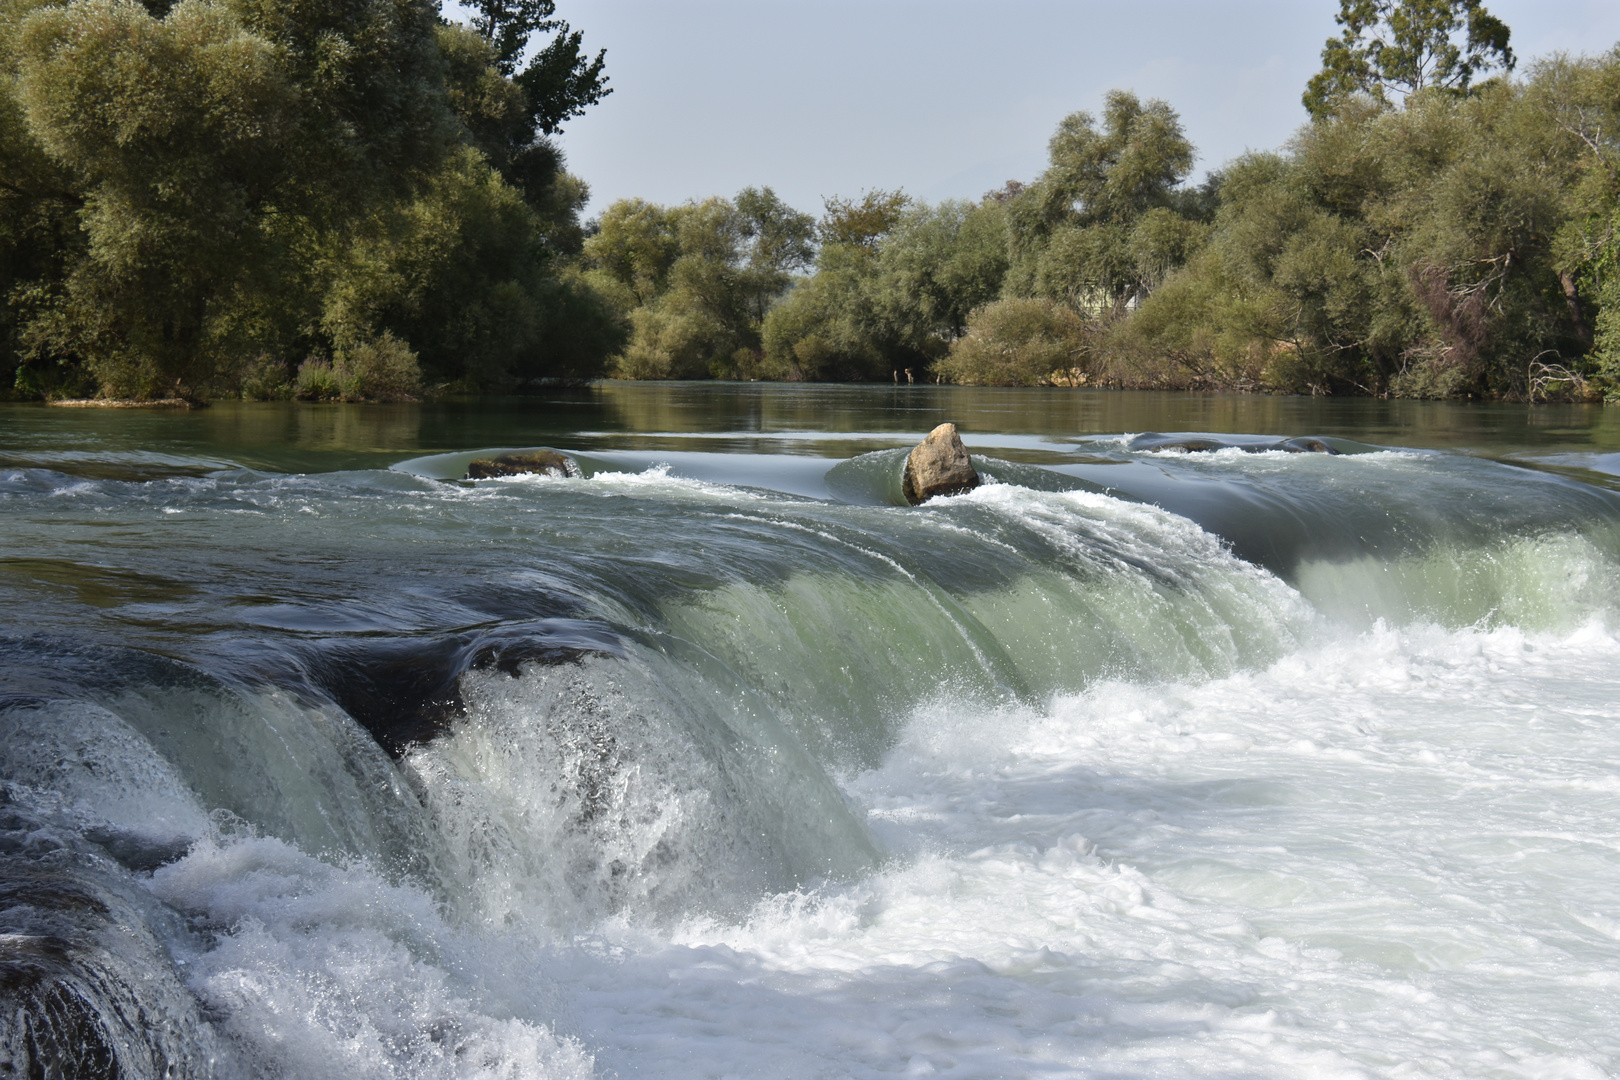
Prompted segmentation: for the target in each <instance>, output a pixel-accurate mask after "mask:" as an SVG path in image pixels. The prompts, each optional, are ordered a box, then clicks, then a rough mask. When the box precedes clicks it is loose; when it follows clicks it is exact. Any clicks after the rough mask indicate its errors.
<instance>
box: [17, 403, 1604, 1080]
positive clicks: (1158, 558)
mask: <svg viewBox="0 0 1620 1080" xmlns="http://www.w3.org/2000/svg"><path fill="white" fill-rule="evenodd" d="M945 420H952V421H955V422H956V423H957V424H958V425H959V426H960V428H961V432H962V436H963V439H964V441H965V442H966V444H967V446H968V449H969V450H970V451H971V452H972V454H973V455H974V463H975V465H976V466H977V467H978V469H979V471H980V473H981V474H982V475H983V477H984V479H985V481H986V482H985V484H984V485H983V486H981V487H979V488H978V489H977V490H975V491H972V492H970V493H968V494H965V495H960V496H956V497H952V498H946V499H936V500H933V501H931V502H929V503H927V504H925V505H923V506H921V507H910V506H908V505H905V502H904V499H903V498H902V497H901V496H900V495H899V489H900V471H901V469H902V467H903V461H904V456H905V452H906V448H908V447H910V446H911V445H914V444H915V443H916V441H917V440H918V439H920V438H921V436H922V435H923V434H924V433H926V432H927V431H928V430H929V429H930V428H932V427H933V426H934V425H935V424H937V423H940V422H942V421H945ZM1290 437H1299V438H1309V439H1314V440H1319V442H1320V444H1321V445H1320V447H1319V448H1326V449H1332V450H1333V451H1336V452H1334V453H1325V452H1288V450H1287V449H1286V448H1283V447H1281V446H1280V440H1282V439H1284V438H1290ZM1298 445H1299V444H1296V448H1297V447H1298ZM538 447H549V448H554V449H556V450H558V451H561V452H562V453H564V454H566V455H567V456H568V457H569V458H570V459H571V461H572V463H573V467H572V469H571V472H572V473H573V475H569V476H543V475H529V476H519V477H510V478H500V479H490V480H479V481H465V480H461V479H460V477H462V476H463V475H464V474H465V472H466V468H467V465H468V463H469V462H470V461H472V460H473V459H475V458H478V457H487V456H489V455H490V454H491V453H492V452H499V451H506V450H515V449H520V448H538ZM1617 485H1620V410H1615V409H1613V408H1609V409H1605V408H1603V407H1601V406H1557V405H1541V406H1529V407H1527V406H1522V405H1519V406H1508V405H1497V404H1484V403H1461V404H1444V403H1420V402H1379V401H1368V400H1332V399H1309V398H1270V397H1248V396H1219V395H1188V394H1150V393H1125V392H1106V391H1053V390H1042V391H1037V390H978V389H969V388H952V387H898V388H890V387H879V388H870V387H830V386H819V387H818V386H761V385H730V384H713V385H706V384H668V385H657V384H607V385H602V386H597V387H591V388H584V389H579V390H567V391H558V392H557V393H555V394H554V395H552V396H551V397H549V398H545V399H531V400H509V401H500V402H484V403H454V402H445V403H434V404H424V405H387V406H384V405H370V406H368V405H298V404H245V403H219V404H216V405H214V406H211V407H210V408H208V409H205V410H201V411H198V412H180V413H173V412H160V411H151V410H83V409H52V408H44V407H39V406H30V405H0V1004H3V1008H0V1072H5V1071H7V1070H10V1071H11V1072H14V1073H17V1074H19V1075H34V1076H86V1077H90V1076H93V1077H109V1078H111V1077H128V1078H137V1077H140V1078H144V1077H162V1076H173V1077H216V1076H217V1077H266V1078H270V1077H288V1078H308V1080H321V1078H334V1080H336V1078H372V1077H376V1078H384V1077H401V1078H403V1077H412V1078H426V1077H456V1078H472V1077H490V1078H496V1077H500V1078H518V1077H524V1078H528V1077H548V1078H550V1077H557V1078H562V1077H569V1078H572V1077H588V1076H598V1077H621V1078H630V1077H657V1078H686V1077H694V1078H695V1077H712V1078H717V1080H718V1078H730V1077H737V1078H741V1077H786V1078H812V1077H816V1078H820V1077H825V1078H844V1077H860V1078H866V1077H902V1076H903V1077H962V1078H966V1077H985V1078H989V1077H1096V1078H1102V1077H1107V1078H1149V1077H1151V1078H1180V1077H1189V1078H1191V1077H1200V1078H1207V1077H1221V1078H1239V1077H1242V1078H1261V1077H1266V1078H1270V1077H1276V1078H1285V1077H1286V1078H1297V1077H1312V1078H1322V1080H1328V1078H1335V1080H1336V1078H1346V1080H1348V1078H1367V1077H1390V1078H1401V1080H1407V1078H1425V1077H1434V1078H1450V1077H1490V1078H1519V1077H1525V1078H1531V1077H1534V1078H1545V1080H1554V1078H1569V1080H1587V1078H1598V1077H1608V1076H1611V1075H1614V1074H1615V1073H1617V1072H1620V1025H1617V1024H1616V1022H1615V1019H1616V1017H1620V704H1617V703H1620V491H1616V487H1617Z"/></svg>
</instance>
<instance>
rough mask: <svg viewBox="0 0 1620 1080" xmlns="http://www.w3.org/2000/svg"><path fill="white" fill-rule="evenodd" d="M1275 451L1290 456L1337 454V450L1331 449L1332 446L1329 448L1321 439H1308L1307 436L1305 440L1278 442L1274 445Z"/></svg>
mask: <svg viewBox="0 0 1620 1080" xmlns="http://www.w3.org/2000/svg"><path fill="white" fill-rule="evenodd" d="M1276 449H1278V450H1284V451H1287V452H1288V453H1290V454H1337V453H1338V451H1337V450H1335V449H1333V447H1332V446H1329V445H1328V444H1327V443H1325V442H1323V441H1322V440H1321V439H1314V438H1310V437H1308V436H1307V437H1305V438H1299V439H1284V440H1283V441H1282V442H1280V443H1278V444H1277V445H1276Z"/></svg>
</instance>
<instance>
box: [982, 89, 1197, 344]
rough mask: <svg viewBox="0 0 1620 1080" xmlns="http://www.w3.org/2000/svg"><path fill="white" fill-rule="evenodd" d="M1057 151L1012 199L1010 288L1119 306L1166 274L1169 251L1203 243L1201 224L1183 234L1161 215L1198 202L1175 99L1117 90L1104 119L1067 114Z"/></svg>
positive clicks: (1093, 309)
mask: <svg viewBox="0 0 1620 1080" xmlns="http://www.w3.org/2000/svg"><path fill="white" fill-rule="evenodd" d="M1048 153H1049V157H1050V162H1051V163H1050V165H1048V167H1047V169H1046V171H1045V172H1044V173H1042V175H1041V177H1040V179H1038V180H1037V181H1036V182H1035V183H1034V184H1032V185H1030V186H1029V187H1028V188H1025V189H1023V190H1021V191H1020V192H1018V193H1017V194H1016V195H1014V196H1013V197H1011V198H1009V199H1008V200H1007V201H1006V203H1005V205H1006V207H1007V210H1008V226H1009V255H1010V268H1009V273H1008V278H1007V284H1006V290H1007V295H1009V296H1044V297H1048V298H1051V299H1055V300H1062V301H1064V302H1066V303H1069V304H1072V305H1074V306H1075V307H1076V308H1077V309H1080V310H1084V311H1086V312H1088V313H1090V314H1092V315H1094V316H1101V315H1107V314H1113V315H1118V314H1119V313H1121V312H1122V311H1124V310H1125V309H1126V307H1127V306H1128V305H1130V304H1134V303H1138V302H1140V300H1141V299H1142V297H1144V296H1145V295H1146V294H1147V292H1148V291H1149V290H1150V289H1151V288H1152V286H1153V284H1154V283H1155V282H1156V281H1157V280H1159V279H1161V278H1162V277H1163V275H1164V273H1165V271H1166V268H1167V265H1166V263H1165V260H1166V259H1170V258H1181V257H1184V255H1185V251H1186V249H1187V248H1188V247H1189V246H1191V245H1194V244H1195V242H1196V236H1195V235H1194V234H1193V233H1191V232H1189V233H1187V234H1186V235H1185V236H1183V237H1181V238H1180V239H1176V238H1174V237H1173V236H1172V235H1171V234H1172V233H1173V232H1174V231H1175V227H1174V226H1172V225H1170V224H1169V223H1168V222H1167V221H1166V219H1165V218H1164V216H1163V215H1153V214H1152V212H1153V211H1156V210H1160V211H1165V212H1167V213H1169V214H1172V215H1175V216H1185V214H1186V213H1187V212H1188V210H1189V209H1195V201H1189V199H1188V197H1187V196H1186V195H1185V194H1184V193H1183V192H1182V190H1181V187H1180V185H1181V184H1182V182H1183V181H1184V180H1185V179H1186V178H1187V175H1188V173H1189V172H1191V170H1192V163H1193V148H1192V144H1191V143H1190V142H1188V141H1187V137H1186V135H1185V133H1184V132H1183V130H1182V127H1181V119H1180V117H1179V116H1178V115H1177V114H1176V112H1175V110H1173V109H1172V108H1171V107H1170V106H1169V105H1168V104H1166V103H1165V102H1162V101H1147V102H1143V101H1141V100H1140V99H1139V98H1137V97H1136V95H1134V94H1131V93H1128V92H1126V91H1122V90H1115V91H1111V92H1110V93H1109V94H1108V97H1107V102H1106V106H1105V108H1104V110H1103V118H1102V124H1101V126H1099V125H1098V123H1097V120H1096V118H1095V117H1093V116H1092V115H1091V114H1090V113H1084V112H1078V113H1074V114H1072V115H1070V116H1068V117H1066V118H1065V119H1064V120H1063V122H1062V123H1061V124H1059V125H1058V130H1057V133H1056V134H1054V135H1053V136H1052V140H1051V143H1050V144H1049V146H1048ZM1139 228H1140V229H1143V230H1144V231H1143V232H1142V234H1141V235H1137V230H1138V229H1139Z"/></svg>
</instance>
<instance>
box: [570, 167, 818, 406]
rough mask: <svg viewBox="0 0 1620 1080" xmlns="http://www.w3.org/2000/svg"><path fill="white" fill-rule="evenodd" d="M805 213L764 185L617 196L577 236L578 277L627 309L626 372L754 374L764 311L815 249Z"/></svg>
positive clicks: (645, 375)
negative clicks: (722, 192) (718, 193)
mask: <svg viewBox="0 0 1620 1080" xmlns="http://www.w3.org/2000/svg"><path fill="white" fill-rule="evenodd" d="M814 235H815V234H814V220H813V219H812V218H811V217H810V216H809V215H807V214H803V213H800V212H799V211H797V210H794V209H793V208H792V207H789V206H787V205H786V204H785V203H783V202H782V200H781V199H780V198H778V197H777V195H776V193H775V192H774V191H772V190H771V189H770V188H768V187H767V188H745V189H743V190H742V191H741V192H739V193H738V195H737V197H736V198H735V199H734V200H733V199H722V198H711V199H706V200H704V201H702V202H689V203H686V204H684V205H682V206H676V207H663V206H658V205H655V204H652V203H648V202H645V201H642V200H639V199H624V200H620V201H618V202H616V203H614V204H613V205H612V206H610V207H608V209H607V211H606V212H605V213H604V214H603V215H602V219H601V221H600V223H599V227H598V229H597V231H596V233H595V235H593V236H592V237H591V238H590V239H589V240H587V241H586V243H585V257H586V262H587V264H588V265H589V267H590V269H589V270H588V271H587V274H586V277H587V279H588V280H590V281H592V282H594V283H595V284H596V286H597V288H598V289H599V290H600V291H601V292H602V293H603V294H604V295H606V296H608V297H610V298H612V301H613V302H614V303H615V304H616V305H617V306H618V308H619V310H621V311H623V312H624V313H625V314H626V315H627V316H628V318H629V320H630V323H631V326H632V334H631V339H630V342H629V344H628V346H627V347H626V348H625V350H624V352H623V353H622V354H621V355H620V356H619V357H618V359H617V361H616V372H617V374H619V375H620V376H622V377H625V378H637V379H668V378H683V379H691V378H706V377H755V376H756V375H757V374H758V360H759V358H760V355H761V342H762V338H761V334H762V324H763V322H764V320H765V318H766V315H767V312H769V311H770V309H771V308H772V306H773V305H774V304H775V303H776V301H777V300H778V299H779V298H780V296H781V295H782V293H783V292H784V291H785V290H786V289H787V288H788V287H789V286H790V285H791V284H792V283H793V280H794V278H793V274H794V272H795V271H796V270H799V269H802V268H804V267H805V266H806V265H807V264H808V263H809V261H810V260H811V259H812V258H813V254H814V246H813V243H814Z"/></svg>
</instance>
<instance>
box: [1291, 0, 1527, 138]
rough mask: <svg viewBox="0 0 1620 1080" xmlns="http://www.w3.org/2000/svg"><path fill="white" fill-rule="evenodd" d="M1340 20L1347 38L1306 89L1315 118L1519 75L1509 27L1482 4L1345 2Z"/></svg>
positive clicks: (1331, 43) (1327, 52) (1451, 0)
mask: <svg viewBox="0 0 1620 1080" xmlns="http://www.w3.org/2000/svg"><path fill="white" fill-rule="evenodd" d="M1334 21H1335V22H1337V23H1338V24H1339V25H1340V26H1342V27H1344V31H1343V33H1342V34H1340V35H1339V36H1338V37H1336V38H1329V39H1328V42H1327V44H1326V45H1325V46H1323V48H1322V70H1321V71H1319V72H1317V74H1316V75H1315V76H1314V77H1313V78H1312V79H1311V81H1310V84H1309V85H1308V86H1307V87H1306V88H1305V98H1304V101H1305V108H1306V109H1307V110H1309V111H1310V113H1311V115H1312V116H1313V117H1321V116H1326V115H1329V114H1331V113H1333V112H1335V111H1337V109H1338V108H1339V107H1340V106H1341V105H1342V104H1343V103H1344V102H1345V101H1346V99H1348V98H1351V97H1353V96H1355V95H1358V94H1362V95H1367V96H1369V97H1371V98H1372V99H1373V100H1375V101H1377V102H1378V103H1380V104H1388V103H1389V101H1390V96H1391V95H1398V96H1399V97H1400V98H1403V99H1404V98H1405V97H1406V96H1407V95H1410V94H1414V93H1417V92H1418V91H1420V90H1424V89H1427V88H1438V89H1445V90H1467V89H1468V87H1469V84H1470V83H1472V81H1473V78H1474V76H1475V75H1477V74H1479V73H1480V72H1482V71H1489V70H1491V69H1492V68H1498V67H1499V68H1502V69H1503V70H1505V71H1512V70H1513V65H1514V57H1513V49H1512V48H1511V47H1509V45H1508V38H1509V37H1510V36H1511V33H1510V31H1509V30H1508V27H1507V24H1506V23H1504V22H1502V20H1500V19H1498V18H1496V17H1495V16H1494V15H1492V14H1491V13H1490V12H1489V11H1487V10H1485V5H1484V4H1483V3H1482V2H1481V0H1339V13H1338V14H1337V15H1335V16H1334ZM1458 35H1462V40H1461V41H1460V42H1459V41H1458Z"/></svg>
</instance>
